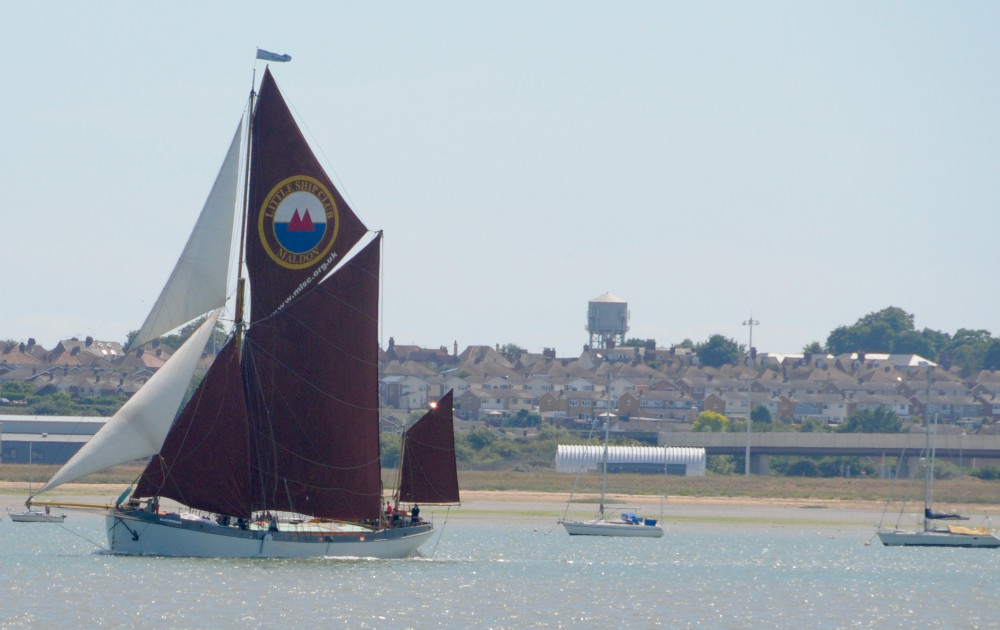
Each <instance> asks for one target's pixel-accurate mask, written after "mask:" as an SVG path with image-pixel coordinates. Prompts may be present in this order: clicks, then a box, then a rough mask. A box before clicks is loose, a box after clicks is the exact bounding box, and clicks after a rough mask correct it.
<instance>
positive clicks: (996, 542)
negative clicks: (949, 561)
mask: <svg viewBox="0 0 1000 630" xmlns="http://www.w3.org/2000/svg"><path fill="white" fill-rule="evenodd" d="M878 537H879V540H881V541H882V544H883V545H885V546H886V547H983V548H995V547H1000V539H998V538H997V537H996V536H993V535H990V534H982V535H975V534H973V535H970V534H953V533H951V532H936V531H923V532H921V531H916V532H897V531H882V532H878Z"/></svg>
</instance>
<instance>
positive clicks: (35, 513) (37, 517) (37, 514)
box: [7, 506, 66, 523]
mask: <svg viewBox="0 0 1000 630" xmlns="http://www.w3.org/2000/svg"><path fill="white" fill-rule="evenodd" d="M7 516H9V517H10V520H12V521H13V522H15V523H62V522H63V521H65V520H66V515H65V514H53V513H52V511H51V509H50V508H49V507H48V506H46V507H45V509H44V510H36V509H33V508H28V509H26V510H20V511H18V512H11V511H10V510H7Z"/></svg>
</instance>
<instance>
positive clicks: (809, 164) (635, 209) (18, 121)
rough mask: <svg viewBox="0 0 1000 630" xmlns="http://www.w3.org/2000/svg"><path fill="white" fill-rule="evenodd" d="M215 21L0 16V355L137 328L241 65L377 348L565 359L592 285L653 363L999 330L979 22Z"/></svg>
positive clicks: (478, 7) (133, 14)
mask: <svg viewBox="0 0 1000 630" xmlns="http://www.w3.org/2000/svg"><path fill="white" fill-rule="evenodd" d="M215 4H216V3H210V2H169V3H167V2H162V3H148V2H100V3H77V2H55V3H41V4H39V3H28V2H20V3H18V4H17V5H14V6H5V8H4V22H5V29H4V47H5V49H6V50H7V53H6V55H5V63H4V71H5V72H4V74H5V83H6V85H7V87H6V88H4V90H3V98H2V99H0V121H2V122H0V173H2V175H0V184H2V189H3V206H2V213H3V215H2V216H3V223H2V235H3V237H2V242H3V248H2V251H3V254H4V258H3V261H4V264H3V267H2V268H3V272H2V273H0V338H13V339H18V340H26V339H27V338H28V337H34V338H35V339H36V340H37V341H38V342H39V343H41V344H43V345H45V346H46V347H51V346H52V345H54V344H55V343H56V342H57V341H58V340H59V339H62V338H67V337H71V336H79V337H81V338H82V337H83V336H85V335H92V336H94V337H96V338H98V339H110V340H124V338H125V335H126V333H127V332H128V331H129V330H132V329H136V328H138V327H139V325H140V324H141V323H142V320H143V318H144V317H145V315H146V312H147V311H148V309H149V308H150V307H151V305H152V303H153V301H154V300H155V299H156V296H157V295H158V293H159V290H160V288H161V286H162V284H163V282H164V281H165V279H166V277H167V276H168V274H169V272H170V269H171V268H172V267H173V264H174V262H175V260H176V258H177V256H178V255H179V253H180V251H181V248H182V247H183V245H184V242H185V239H186V238H187V234H188V232H189V231H190V229H191V227H192V226H193V224H194V221H195V218H196V216H197V213H198V212H199V211H200V209H201V205H202V202H203V201H204V198H205V196H206V194H207V193H208V190H209V188H210V187H211V184H212V181H213V179H214V177H215V175H216V172H217V170H218V167H219V165H220V163H221V161H222V158H223V155H224V153H225V151H226V148H227V146H228V143H229V140H230V138H231V137H232V133H233V130H234V129H235V127H236V124H237V122H238V119H239V116H240V114H241V112H242V110H243V108H244V105H245V100H246V97H247V94H248V93H249V90H250V83H251V73H252V69H253V65H254V52H255V48H256V47H257V46H260V47H261V48H265V49H268V50H272V51H274V52H279V53H287V54H290V55H292V57H293V61H292V62H291V63H287V64H273V65H272V71H273V72H274V75H275V78H276V80H277V82H278V85H279V87H280V88H281V90H282V92H283V93H284V95H285V97H286V99H287V100H288V102H289V104H290V105H291V106H292V108H293V111H294V112H295V113H296V114H297V115H298V116H299V117H300V119H301V120H302V122H303V124H304V126H305V133H306V135H307V137H308V138H309V139H310V142H312V143H313V145H314V147H315V148H316V149H317V153H318V154H319V156H320V159H321V161H323V162H324V163H325V164H326V166H327V168H328V171H329V172H330V173H331V176H332V177H333V180H334V182H335V183H336V184H337V185H338V187H339V188H341V190H342V192H343V193H344V195H345V197H346V198H347V199H348V201H349V202H350V203H351V205H352V206H353V208H354V210H355V211H356V212H357V214H358V215H359V216H360V217H361V219H362V221H364V222H365V223H366V224H367V225H368V226H369V227H371V228H375V229H384V230H385V234H386V239H385V248H384V252H385V259H384V285H383V290H384V301H383V313H384V324H383V344H384V343H385V342H387V341H388V338H389V337H394V338H395V340H396V342H397V343H401V344H409V343H416V344H421V345H425V346H432V347H436V346H440V345H446V346H447V347H449V348H451V346H452V343H453V342H455V341H457V342H458V345H459V348H460V349H462V348H465V347H466V346H468V345H472V344H490V345H493V344H497V343H499V344H505V343H516V344H518V345H520V346H522V347H525V348H527V349H528V350H530V351H533V352H540V351H541V350H542V348H543V347H554V348H556V349H557V351H558V353H559V355H560V356H572V355H576V354H578V353H579V352H580V350H581V348H582V346H583V344H584V343H586V342H587V333H586V331H585V330H584V328H585V324H586V313H587V303H588V301H589V300H591V299H593V298H595V297H597V296H599V295H601V294H603V293H604V292H606V291H611V292H613V293H615V294H616V295H618V296H620V297H622V298H623V299H625V300H626V301H628V303H629V310H630V312H631V330H630V332H629V333H628V335H627V336H628V337H642V338H655V339H656V340H657V342H658V343H659V345H669V344H672V343H677V342H680V341H682V340H684V339H686V338H687V339H691V340H693V341H696V342H698V341H704V340H706V339H707V338H708V337H709V336H710V335H711V334H714V333H721V334H723V335H725V336H727V337H732V338H734V339H736V340H737V341H738V342H740V343H746V342H747V332H748V330H747V327H746V326H742V325H741V323H742V322H743V321H744V320H745V319H746V318H747V316H748V315H749V314H750V313H751V311H752V313H753V316H754V318H756V319H758V320H759V321H760V322H761V325H760V326H759V327H755V328H754V345H755V346H757V348H758V349H759V350H760V351H761V352H797V351H800V350H801V348H802V347H803V346H804V345H806V344H808V343H809V342H812V341H819V342H821V343H822V342H825V341H826V337H827V335H828V334H829V332H830V331H831V330H832V329H834V328H836V327H837V326H840V325H844V324H852V323H854V322H855V321H856V320H857V319H858V318H860V317H862V316H864V315H865V314H867V313H870V312H873V311H877V310H880V309H882V308H885V307H887V306H890V305H892V306H898V307H900V308H903V309H904V310H906V311H907V312H909V313H911V314H913V315H914V316H915V318H916V326H917V327H918V328H920V329H922V328H924V327H927V328H932V329H935V330H941V331H945V332H949V333H954V332H955V331H956V330H957V329H958V328H960V327H964V328H985V329H987V330H990V331H991V332H992V333H993V334H994V335H996V334H998V333H1000V325H998V320H997V318H998V312H1000V298H998V297H997V296H998V293H997V287H996V285H994V284H993V280H994V275H995V273H996V264H997V258H998V253H997V252H998V240H1000V214H998V212H997V205H998V204H997V200H998V190H1000V176H998V175H1000V173H998V171H1000V155H998V153H1000V125H998V120H1000V107H998V105H1000V90H998V88H1000V72H998V68H1000V51H998V47H1000V38H998V37H997V35H996V34H997V29H998V28H1000V3H996V2H931V3H924V2H911V1H907V2H870V1H865V2H842V1H838V2H826V3H823V2H798V1H794V2H700V3H693V2H652V1H651V2H546V1H541V2H538V1H531V2H520V1H511V0H508V1H505V2H466V1H461V2H428V3H416V2H392V1H390V2H377V3H359V2H315V3H302V2H294V1H293V2H273V1H269V2H253V1H249V2H240V3H233V4H232V6H231V7H230V8H225V9H222V8H217V7H216V6H215ZM262 69H263V63H260V64H259V65H258V78H259V76H260V72H259V71H261V70H262Z"/></svg>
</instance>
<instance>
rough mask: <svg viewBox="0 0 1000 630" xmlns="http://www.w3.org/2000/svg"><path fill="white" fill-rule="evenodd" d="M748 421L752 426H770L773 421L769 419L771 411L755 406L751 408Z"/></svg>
mask: <svg viewBox="0 0 1000 630" xmlns="http://www.w3.org/2000/svg"><path fill="white" fill-rule="evenodd" d="M750 420H751V421H753V423H754V424H758V423H765V424H771V422H772V421H773V419H772V418H771V411H770V410H769V409H768V408H767V407H765V406H764V405H757V406H756V407H754V408H753V411H751V412H750Z"/></svg>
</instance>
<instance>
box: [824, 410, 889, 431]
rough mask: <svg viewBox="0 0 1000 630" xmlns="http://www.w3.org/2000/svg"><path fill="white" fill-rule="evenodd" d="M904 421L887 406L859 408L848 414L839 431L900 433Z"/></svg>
mask: <svg viewBox="0 0 1000 630" xmlns="http://www.w3.org/2000/svg"><path fill="white" fill-rule="evenodd" d="M902 428H903V421H902V420H900V419H899V416H897V415H896V412H895V411H893V410H891V409H886V408H885V407H878V408H876V409H875V410H872V409H859V410H857V411H854V412H852V413H851V414H850V415H849V416H847V420H846V421H845V422H844V424H842V425H840V426H839V427H838V428H837V433H899V431H900V429H902Z"/></svg>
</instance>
